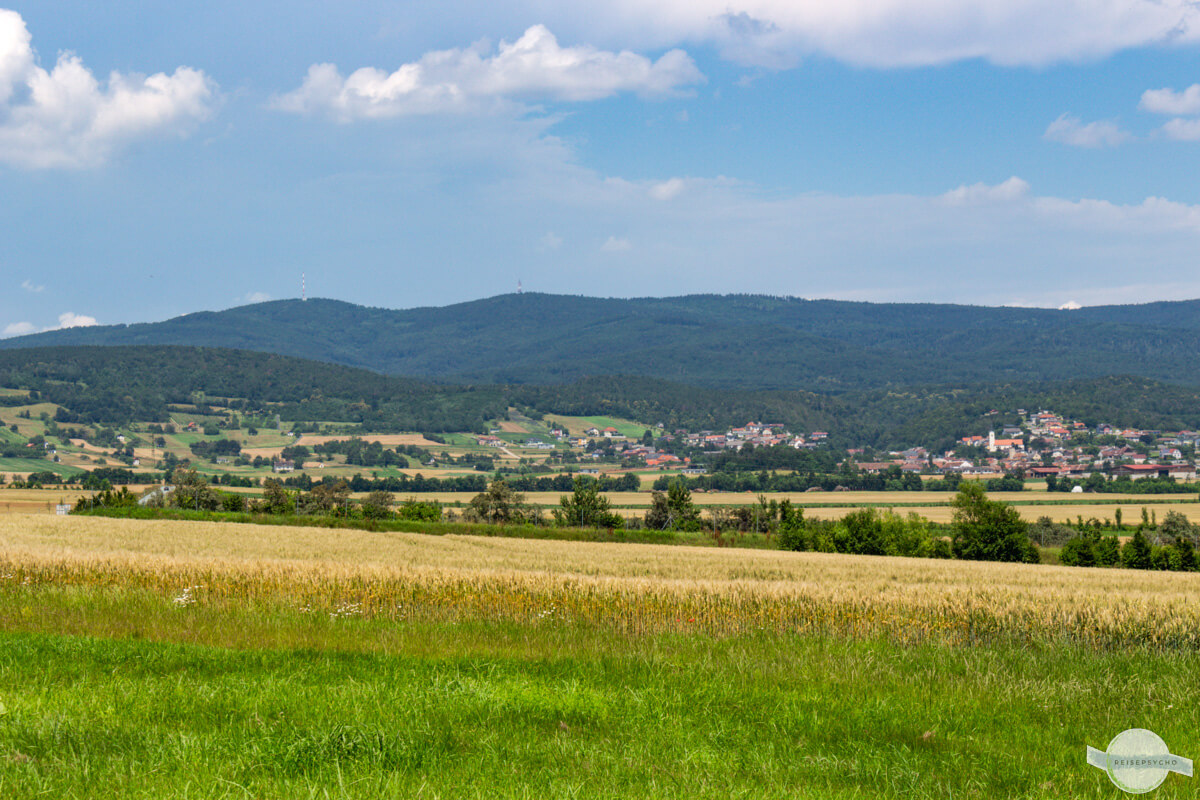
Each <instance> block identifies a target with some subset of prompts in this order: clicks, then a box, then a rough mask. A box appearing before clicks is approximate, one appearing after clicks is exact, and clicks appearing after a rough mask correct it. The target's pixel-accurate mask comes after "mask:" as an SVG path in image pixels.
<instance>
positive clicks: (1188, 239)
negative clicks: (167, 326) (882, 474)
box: [0, 0, 1200, 335]
mask: <svg viewBox="0 0 1200 800" xmlns="http://www.w3.org/2000/svg"><path fill="white" fill-rule="evenodd" d="M500 5H502V6H503V7H499V6H500ZM0 9H2V10H0V187H2V190H0V215H2V216H0V218H2V219H3V228H2V229H0V235H2V236H3V247H0V283H2V285H3V289H2V290H0V335H16V334H19V333H24V332H32V331H38V330H44V329H48V328H53V327H58V326H62V325H77V324H89V323H92V322H99V323H101V324H105V323H115V322H136V321H145V320H157V319H165V318H167V317H171V316H175V315H177V314H181V313H187V312H190V311H196V310H202V309H219V308H227V307H230V306H233V305H239V304H243V303H246V302H255V301H257V300H262V299H279V298H285V297H293V296H297V295H298V294H299V284H300V275H301V273H304V274H305V275H306V276H307V282H308V289H309V294H310V296H324V297H336V298H340V299H345V300H349V301H352V302H357V303H364V304H369V305H378V306H386V307H395V308H402V307H411V306H418V305H441V304H445V303H451V302H458V301H463V300H470V299H474V298H478V297H485V296H490V295H493V294H498V293H503V292H508V291H512V290H513V289H514V288H515V286H516V283H517V281H518V280H521V281H522V282H523V283H524V286H525V288H526V289H528V290H538V291H547V292H556V293H572V294H588V295H601V296H646V295H668V294H683V293H691V292H763V293H769V294H787V295H796V296H803V297H838V298H849V299H864V300H877V301H890V300H898V301H936V302H962V303H979V304H989V305H1000V304H1015V305H1040V306H1051V307H1056V306H1061V305H1064V304H1083V305H1093V304H1100V303H1122V302H1144V301H1149V300H1159V299H1183V298H1191V297H1197V296H1200V259H1198V258H1197V253H1200V182H1198V181H1197V176H1198V174H1200V170H1198V168H1200V86H1198V84H1200V58H1198V56H1200V9H1198V8H1196V7H1195V6H1193V5H1191V4H1189V3H1188V2H1185V0H1158V1H1157V2H1150V1H1149V0H1125V1H1124V2H1120V1H1119V0H1073V1H1070V0H1069V1H1064V0H1038V1H1037V2H1034V1H1033V0H974V2H954V1H953V0H862V1H861V2H846V3H838V4H831V3H827V2H824V1H823V0H788V1H787V2H784V1H783V0H751V1H749V2H740V3H739V2H733V3H730V2H728V1H727V0H687V1H685V0H664V2H661V3H657V4H654V5H653V6H652V5H651V4H646V3H644V2H634V1H633V0H609V2H605V3H596V2H570V1H567V2H555V3H549V2H543V1H541V0H516V1H515V2H511V3H505V4H490V3H488V4H485V3H478V2H462V1H461V0H447V2H443V3H439V4H409V3H398V2H391V3H385V2H375V1H372V0H361V1H358V2H342V3H331V2H330V3H326V2H290V3H286V4H285V3H276V2H269V1H264V2H257V3H253V4H243V3H229V2H221V1H220V0H216V1H214V2H206V3H194V2H177V3H151V2H135V1H134V0H123V1H122V0H117V1H116V2H106V3H84V2H65V1H59V2H54V1H53V0H39V1H38V2H36V3H35V2H28V3H24V2H12V0H9V2H8V3H7V4H6V3H4V0H0Z"/></svg>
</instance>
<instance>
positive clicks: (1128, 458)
mask: <svg viewBox="0 0 1200 800" xmlns="http://www.w3.org/2000/svg"><path fill="white" fill-rule="evenodd" d="M996 413H997V412H995V411H993V412H991V414H993V415H994V414H996ZM1016 414H1017V415H1018V416H1019V417H1020V419H1021V422H1020V424H1015V425H1005V426H1001V427H999V429H998V430H992V431H989V432H988V434H987V435H975V436H965V437H962V438H961V439H959V440H958V442H957V445H956V447H954V448H953V449H949V450H945V451H942V452H940V453H933V452H931V451H930V450H928V449H927V448H925V447H919V446H918V447H913V448H909V449H905V450H896V451H889V452H887V453H882V454H881V453H876V452H873V451H870V450H868V449H866V448H850V449H849V450H848V451H847V454H848V456H849V457H850V460H851V461H852V463H853V465H854V468H855V469H856V470H857V471H860V472H864V473H869V474H871V473H884V472H887V471H889V470H893V469H894V468H899V470H900V471H901V472H902V473H917V474H924V475H951V474H959V475H997V474H1022V475H1026V476H1029V477H1035V478H1048V477H1052V476H1053V477H1068V478H1070V477H1075V478H1082V477H1086V476H1088V475H1091V474H1093V473H1102V474H1105V475H1110V476H1112V477H1116V478H1130V479H1133V480H1137V479H1139V478H1145V477H1157V478H1166V477H1170V478H1175V479H1177V480H1194V479H1195V478H1196V465H1195V450H1196V445H1197V443H1198V442H1200V431H1187V430H1184V431H1158V430H1145V429H1137V428H1118V427H1115V426H1112V425H1109V424H1105V423H1101V424H1099V425H1097V426H1095V427H1093V428H1088V426H1087V425H1086V424H1085V423H1083V422H1080V421H1078V420H1073V419H1070V418H1067V417H1065V416H1063V415H1061V414H1058V413H1055V412H1054V411H1049V410H1042V411H1038V412H1033V413H1030V412H1027V411H1026V410H1025V409H1017V410H1016ZM496 433H498V431H496V432H493V433H492V434H490V435H486V436H478V437H476V441H477V443H478V444H479V445H481V446H484V447H494V448H507V447H509V446H519V447H524V448H534V449H537V450H554V449H555V448H556V444H552V443H549V442H545V441H542V440H541V439H536V438H535V439H529V440H526V441H524V442H521V443H513V442H510V441H506V440H505V439H502V438H500V437H499V436H497V435H496ZM549 434H550V437H551V438H552V439H553V440H554V442H555V443H557V446H559V447H561V446H564V445H565V446H567V447H569V448H571V449H572V450H575V451H579V452H578V456H579V458H580V459H581V460H590V461H597V462H599V461H617V462H621V463H624V464H627V465H628V464H630V463H636V464H637V465H640V466H645V467H657V468H660V469H670V468H678V469H679V470H680V472H681V473H682V474H684V475H702V474H705V472H707V468H706V467H705V466H704V462H705V461H706V460H707V459H706V458H705V456H706V455H710V454H714V453H718V452H721V451H725V450H734V451H740V450H742V449H743V448H746V447H747V446H751V447H778V446H786V447H791V448H795V449H797V450H803V449H814V448H819V447H822V446H823V445H826V444H827V443H828V440H829V433H828V432H826V431H811V432H807V433H794V432H792V431H789V430H787V428H786V427H785V426H783V425H781V424H779V423H763V422H749V423H747V424H745V425H742V426H740V427H736V428H730V429H728V430H726V431H725V432H723V433H722V432H715V431H709V430H704V431H694V432H693V431H686V430H675V431H671V432H667V431H664V430H662V426H661V424H660V425H659V426H658V429H657V430H656V431H653V432H651V431H647V432H646V435H644V436H643V437H641V438H633V437H629V436H626V435H625V434H623V433H622V432H621V431H620V430H618V429H617V428H615V427H612V426H606V427H597V426H592V427H589V428H587V429H585V430H584V431H583V432H582V435H573V434H571V433H570V432H568V431H567V430H566V429H565V428H562V427H556V428H552V429H551V430H550V432H549ZM580 472H582V473H584V474H596V473H598V469H595V468H587V467H584V468H583V469H581V470H580Z"/></svg>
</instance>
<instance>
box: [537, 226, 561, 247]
mask: <svg viewBox="0 0 1200 800" xmlns="http://www.w3.org/2000/svg"><path fill="white" fill-rule="evenodd" d="M562 243H563V240H562V237H561V236H559V235H558V234H556V233H555V232H554V231H546V235H545V236H543V237H542V238H541V239H539V240H538V249H539V250H557V249H558V248H559V247H561V246H562Z"/></svg>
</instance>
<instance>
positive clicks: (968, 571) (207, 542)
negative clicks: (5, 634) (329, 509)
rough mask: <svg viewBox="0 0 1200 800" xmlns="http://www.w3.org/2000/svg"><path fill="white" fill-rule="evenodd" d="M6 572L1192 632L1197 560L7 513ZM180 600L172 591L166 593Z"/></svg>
mask: <svg viewBox="0 0 1200 800" xmlns="http://www.w3.org/2000/svg"><path fill="white" fill-rule="evenodd" d="M0 546H2V548H3V551H2V552H3V556H2V558H0V576H2V580H0V584H2V585H6V586H8V587H14V586H16V585H20V584H25V585H28V586H35V587H36V586H53V587H69V586H82V587H88V586H100V587H113V588H117V589H122V588H131V589H138V590H151V591H154V592H158V593H161V595H162V596H163V598H164V601H163V602H164V611H167V612H169V611H170V605H171V598H175V599H178V598H179V597H181V596H184V594H183V593H184V591H185V590H186V589H187V588H188V587H199V588H194V589H192V590H190V591H189V592H188V593H187V594H186V597H185V600H184V601H183V602H184V604H186V605H192V604H197V605H203V604H206V603H253V604H260V605H263V606H273V605H274V606H282V607H290V608H293V609H305V610H308V611H311V612H312V613H339V610H340V611H342V612H345V611H346V609H350V611H349V612H347V613H352V614H354V615H363V616H383V617H395V618H397V619H416V618H419V619H428V620H435V621H456V620H496V621H504V620H512V621H522V622H524V621H538V620H555V621H565V622H572V623H579V624H586V625H594V626H600V627H604V628H611V629H613V630H617V631H622V632H628V633H642V632H660V631H673V630H681V631H705V632H710V633H713V634H719V635H727V634H740V633H750V632H754V631H771V632H808V631H812V632H832V633H837V634H841V635H851V636H873V635H888V636H893V637H896V638H898V639H901V640H905V641H922V640H946V641H956V642H976V641H985V640H991V639H996V638H1017V639H1036V640H1043V641H1047V640H1061V641H1072V642H1079V643H1084V644H1094V645H1102V646H1117V645H1127V644H1145V645H1150V646H1165V647H1180V646H1183V647H1195V646H1200V604H1197V602H1196V599H1195V598H1196V597H1197V596H1200V575H1196V574H1188V573H1159V572H1144V571H1125V570H1109V569H1104V570H1101V569H1091V570H1085V569H1072V568H1067V567H1049V566H1031V565H1012V564H988V563H969V562H957V561H933V560H923V559H900V558H882V557H857V556H845V555H836V554H821V553H783V552H776V551H755V550H735V549H720V548H693V547H684V546H660V545H629V544H607V543H584V542H564V541H541V540H537V541H535V540H523V539H500V538H487V537H470V536H425V535H421V534H410V533H374V532H370V531H357V530H345V531H341V530H339V531H336V532H332V531H327V530H321V529H311V528H283V527H274V526H256V525H236V524H230V523H223V524H217V523H197V522H177V521H154V522H147V521H130V520H117V519H103V518H90V517H84V518H79V517H65V518H64V517H46V516H25V517H21V516H12V517H7V518H4V519H3V520H0ZM177 604H178V603H177Z"/></svg>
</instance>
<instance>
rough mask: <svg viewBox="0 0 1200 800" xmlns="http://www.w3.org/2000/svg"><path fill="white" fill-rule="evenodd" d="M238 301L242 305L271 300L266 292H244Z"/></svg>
mask: <svg viewBox="0 0 1200 800" xmlns="http://www.w3.org/2000/svg"><path fill="white" fill-rule="evenodd" d="M238 299H239V300H240V301H241V302H243V303H265V302H267V301H268V300H270V299H271V295H269V294H267V293H266V292H246V294H244V295H242V296H241V297H240V298H238Z"/></svg>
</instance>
